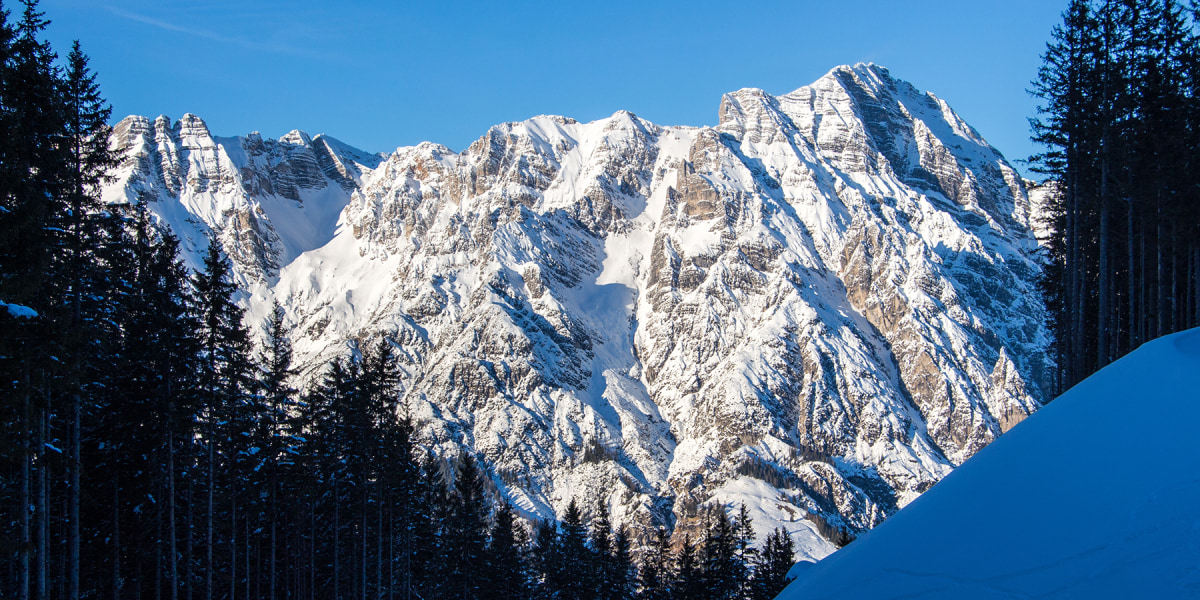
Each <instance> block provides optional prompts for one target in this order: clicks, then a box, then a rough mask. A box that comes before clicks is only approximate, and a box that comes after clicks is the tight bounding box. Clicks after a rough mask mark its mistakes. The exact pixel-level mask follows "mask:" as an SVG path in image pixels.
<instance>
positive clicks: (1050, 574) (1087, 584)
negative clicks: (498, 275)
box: [779, 329, 1200, 600]
mask: <svg viewBox="0 0 1200 600" xmlns="http://www.w3.org/2000/svg"><path fill="white" fill-rule="evenodd" d="M1197 422H1200V329H1193V330H1190V331H1185V332H1182V333H1178V334H1175V335H1172V336H1168V337H1165V338H1161V339H1159V340H1156V341H1153V342H1150V343H1148V344H1146V345H1144V346H1142V347H1141V348H1139V349H1138V350H1137V351H1135V352H1133V353H1131V354H1129V355H1128V356H1126V357H1125V358H1122V359H1121V360H1119V361H1117V362H1115V363H1113V364H1112V365H1109V366H1108V367H1106V368H1105V369H1103V370H1102V371H1100V372H1099V373H1096V374H1095V375H1093V376H1092V377H1090V378H1088V379H1087V380H1085V381H1083V382H1082V383H1080V384H1079V385H1077V386H1075V387H1074V388H1072V389H1071V390H1069V391H1068V392H1067V393H1065V394H1063V395H1062V396H1060V397H1059V398H1058V399H1056V400H1055V401H1054V402H1053V403H1051V404H1049V405H1048V406H1046V407H1045V408H1043V409H1042V410H1041V411H1039V412H1038V413H1037V414H1036V415H1034V416H1033V417H1032V418H1030V419H1028V420H1026V421H1025V422H1024V423H1022V424H1020V425H1019V426H1017V427H1016V428H1015V429H1013V430H1012V431H1010V432H1009V433H1008V434H1007V435H1005V436H1004V437H1003V438H1001V439H999V440H997V441H996V442H995V443H993V444H992V445H991V446H989V447H987V448H985V449H984V450H983V451H981V452H980V453H979V454H977V455H975V456H974V457H973V458H971V460H969V461H967V462H966V463H965V464H963V465H962V466H961V467H960V468H959V469H958V470H956V471H955V472H954V473H952V474H950V475H949V476H948V477H946V478H945V479H944V480H943V481H942V482H941V483H939V484H937V485H936V486H934V488H933V489H931V490H930V491H928V492H926V493H925V494H924V495H923V496H921V497H920V498H918V499H917V500H915V501H914V502H912V503H911V504H909V505H908V506H907V507H905V508H904V510H901V511H900V512H899V513H897V514H896V515H894V516H893V517H892V518H891V519H889V520H888V521H887V522H886V523H884V524H883V525H881V526H880V527H878V528H876V529H875V530H873V531H871V532H870V533H867V534H866V535H864V536H863V537H861V538H859V539H858V541H856V542H854V543H853V544H851V545H849V546H847V547H846V548H843V549H842V550H840V551H838V552H837V553H835V554H833V555H832V556H829V557H828V558H826V559H824V560H822V561H821V562H819V563H817V564H815V565H812V566H810V567H807V568H806V569H804V570H803V571H801V572H800V575H799V579H798V580H797V581H795V582H793V583H792V585H791V586H789V587H788V588H787V589H786V590H785V591H784V592H783V593H782V594H781V595H780V596H779V598H780V599H781V600H791V599H796V600H800V599H803V600H816V599H820V598H977V599H987V598H1194V597H1196V596H1197V595H1200V568H1197V565H1198V564H1200V517H1198V516H1197V515H1196V506H1195V504H1196V499H1197V498H1200V478H1198V477H1197V473H1200V450H1198V449H1197V447H1196V432H1195V428H1196V423H1197Z"/></svg>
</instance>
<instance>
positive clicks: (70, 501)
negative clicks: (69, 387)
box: [67, 392, 82, 600]
mask: <svg viewBox="0 0 1200 600" xmlns="http://www.w3.org/2000/svg"><path fill="white" fill-rule="evenodd" d="M81 403H82V400H81V398H80V397H79V392H75V393H74V394H72V396H71V416H70V419H71V432H70V438H71V441H70V443H71V459H70V465H69V470H70V475H69V477H70V482H69V483H68V484H67V485H68V488H67V493H68V496H67V522H68V529H67V599H68V600H79V494H80V490H79V471H80V469H81V468H82V463H81V462H80V460H79V437H80V431H79V426H80V417H79V413H80V409H81Z"/></svg>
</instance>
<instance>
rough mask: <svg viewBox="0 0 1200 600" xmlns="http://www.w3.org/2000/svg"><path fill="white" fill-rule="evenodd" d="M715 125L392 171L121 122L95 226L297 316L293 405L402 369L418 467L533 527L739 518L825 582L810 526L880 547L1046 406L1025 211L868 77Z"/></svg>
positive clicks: (931, 100) (599, 135) (263, 306)
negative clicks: (395, 365) (473, 490)
mask: <svg viewBox="0 0 1200 600" xmlns="http://www.w3.org/2000/svg"><path fill="white" fill-rule="evenodd" d="M719 114H720V124H719V125H718V126H717V127H715V128H708V127H704V128H694V127H663V126H659V125H655V124H653V123H650V122H648V121H645V120H642V119H639V118H638V117H636V116H634V115H632V114H630V113H627V112H618V113H616V114H614V115H613V116H612V117H610V118H608V119H604V120H600V121H596V122H592V123H578V122H576V121H574V120H571V119H567V118H562V117H548V116H543V117H535V118H533V119H530V120H528V121H524V122H519V123H508V124H504V125H498V126H495V127H493V128H492V129H491V130H489V131H488V132H487V134H486V135H484V136H483V137H482V138H480V139H479V140H477V141H476V142H475V143H473V144H472V145H471V146H470V147H469V148H468V149H467V150H465V151H463V152H461V153H455V152H453V151H451V150H449V149H447V148H445V147H443V146H439V145H435V144H430V143H423V144H421V145H419V146H416V147H406V148H399V149H397V150H396V151H395V152H393V153H391V154H389V155H370V154H368V153H365V152H361V151H358V150H355V149H353V148H349V147H347V146H346V145H344V144H341V143H340V142H337V141H336V140H334V139H332V138H329V137H325V136H317V137H315V138H310V137H309V136H307V135H305V134H303V133H301V132H293V133H290V134H288V135H286V136H284V137H283V138H281V139H279V140H264V139H262V138H261V136H259V135H258V134H250V135H249V136H246V137H241V138H214V137H212V136H211V135H210V134H209V133H208V131H207V128H206V127H205V126H204V123H203V122H202V121H200V119H198V118H196V117H194V116H191V115H186V116H185V117H184V118H183V119H181V120H180V121H179V122H177V123H171V122H170V121H169V120H167V119H165V118H162V117H160V118H159V119H158V120H156V121H153V122H151V121H149V120H147V119H145V118H141V117H129V118H127V119H125V120H124V121H122V122H121V123H120V124H119V125H118V126H117V128H116V131H115V132H114V136H113V142H114V144H115V145H116V146H117V147H118V148H120V149H121V150H122V151H123V152H124V153H125V164H124V167H123V170H122V171H121V173H120V177H119V179H118V180H117V181H116V182H114V183H113V184H112V185H111V186H110V187H109V189H108V190H107V191H106V196H107V198H108V200H109V201H114V202H117V201H131V200H135V199H137V198H142V199H144V200H145V201H147V202H148V203H149V206H150V208H151V210H152V212H153V213H154V214H155V215H156V216H157V217H158V219H159V220H160V223H162V224H163V225H165V226H169V227H171V228H172V229H173V230H174V231H175V232H176V233H177V234H178V235H180V236H181V237H182V238H183V239H184V247H185V250H186V251H187V252H190V253H191V254H190V258H189V260H190V261H191V264H193V265H196V264H199V260H198V257H199V252H200V251H201V250H202V248H203V247H204V245H205V237H204V236H205V235H207V234H209V232H212V233H213V234H214V235H215V236H216V239H218V240H219V242H220V243H221V245H222V246H223V247H224V249H225V251H226V252H227V253H228V254H229V255H230V257H231V258H232V259H233V262H234V265H235V270H236V272H237V276H238V277H239V283H240V284H241V286H242V288H243V289H244V290H245V298H244V303H245V306H246V307H247V308H248V319H249V320H250V322H251V324H252V325H255V326H256V325H257V324H258V323H260V322H261V321H262V320H263V317H264V316H265V314H266V313H267V311H268V307H269V306H270V303H271V301H272V299H276V300H278V301H279V302H280V303H281V304H282V305H283V306H284V308H285V309H286V311H287V315H288V319H289V322H290V324H291V325H292V327H293V336H294V343H295V346H296V350H297V355H298V359H299V361H300V363H301V366H302V367H303V368H304V376H305V377H310V378H311V377H314V376H317V375H319V374H320V372H321V371H322V370H323V369H324V365H325V364H326V363H327V361H328V360H329V359H331V358H332V357H334V356H338V355H341V354H344V353H346V352H347V351H348V349H349V350H353V349H355V348H357V347H359V346H361V345H362V344H364V343H367V342H369V340H371V339H375V338H378V337H380V336H382V337H385V338H387V339H388V340H390V341H391V342H392V343H394V344H395V346H396V347H397V349H398V350H399V354H400V355H401V356H402V360H403V363H404V365H403V367H404V377H403V395H404V401H405V403H406V406H407V407H408V410H409V411H410V413H411V414H412V415H413V417H414V419H415V420H416V421H417V424H418V427H419V430H420V435H421V437H422V440H423V441H424V442H425V443H426V444H428V445H429V446H431V447H433V448H435V449H436V450H437V451H439V452H442V453H456V452H458V451H460V450H465V451H467V452H470V453H472V454H474V455H476V456H477V457H478V458H479V459H480V460H481V464H482V465H484V466H485V468H486V469H487V471H488V474H489V475H490V477H491V479H492V481H493V482H494V483H495V484H496V486H497V488H498V489H499V490H500V491H501V492H502V493H503V495H504V496H505V497H506V498H507V499H508V500H509V501H511V502H513V503H514V504H515V505H517V506H518V507H519V508H520V509H521V510H523V511H524V512H525V513H526V514H530V515H536V516H539V517H542V518H548V517H552V516H554V515H555V514H557V513H558V512H559V511H561V510H563V509H565V507H566V505H567V504H568V503H569V502H570V501H571V499H572V498H577V499H580V500H585V499H586V500H587V501H588V502H591V501H592V500H591V499H594V498H602V499H604V500H606V501H608V502H609V503H610V505H611V508H612V510H613V513H614V519H616V520H618V521H635V522H641V523H645V524H651V523H653V524H666V525H674V524H676V523H677V522H679V523H681V524H686V523H687V521H688V517H689V516H691V515H694V514H695V513H696V511H697V510H698V508H699V507H700V506H701V505H704V504H711V503H728V502H742V501H744V502H746V503H747V505H748V507H749V508H750V509H751V511H752V513H753V514H754V515H755V517H756V524H757V528H758V529H759V531H760V532H762V533H764V534H765V532H767V531H769V529H770V528H772V527H774V526H776V525H781V524H786V526H787V527H788V530H789V531H791V532H792V533H793V535H794V537H795V538H796V541H797V542H798V547H799V549H800V552H801V554H802V555H803V554H807V555H809V556H812V557H819V556H822V555H824V554H826V553H828V552H829V551H830V550H831V546H830V545H829V544H828V543H827V542H826V541H824V540H823V539H822V538H821V536H820V535H818V534H817V533H816V527H815V526H814V525H813V523H812V522H813V521H823V522H825V523H827V524H830V525H833V526H835V527H840V528H843V529H845V530H849V531H853V532H858V531H863V530H866V529H868V528H870V527H873V526H874V525H876V524H877V523H879V522H880V521H882V520H883V519H884V518H885V517H886V516H887V515H889V514H890V513H892V512H894V511H895V510H897V508H898V507H900V506H903V505H904V504H906V503H908V502H909V501H910V500H912V499H913V498H915V497H916V496H917V495H918V494H920V493H921V492H922V491H924V490H925V489H927V488H929V487H930V486H931V485H932V484H933V483H935V482H936V481H938V480H939V479H941V478H942V477H944V476H945V475H946V474H947V473H949V472H950V471H951V470H952V469H953V468H954V466H955V465H957V464H959V463H961V462H962V461H963V460H965V459H966V458H968V457H970V456H971V455H972V454H974V453H975V452H976V451H977V450H979V449H980V448H982V447H983V446H985V445H986V444H988V443H989V442H990V441H992V440H993V439H995V438H996V437H997V436H998V435H1000V434H1001V433H1002V432H1004V431H1005V430H1007V429H1008V428H1010V427H1012V426H1013V425H1014V424H1015V423H1017V422H1019V421H1020V420H1021V419H1023V418H1024V417H1025V416H1027V415H1028V414H1030V413H1031V412H1032V411H1034V410H1035V409H1036V408H1037V407H1038V406H1039V405H1040V403H1041V402H1042V401H1043V399H1044V398H1045V394H1046V393H1048V391H1049V385H1048V377H1049V374H1050V371H1051V366H1052V365H1050V364H1049V363H1048V359H1047V358H1046V355H1045V348H1046V345H1047V332H1046V330H1045V328H1044V326H1043V321H1044V318H1043V317H1044V310H1045V309H1044V307H1043V304H1042V301H1041V299H1040V296H1039V294H1038V293H1037V288H1036V279H1037V277H1038V276H1039V273H1040V267H1039V264H1038V262H1037V260H1036V255H1037V252H1038V244H1037V240H1036V239H1035V237H1034V235H1033V232H1032V229H1033V226H1034V221H1035V218H1034V215H1033V214H1031V213H1032V212H1033V210H1034V209H1033V208H1032V204H1031V202H1030V198H1029V192H1028V191H1027V189H1026V184H1025V182H1024V181H1023V180H1022V179H1021V177H1020V176H1019V175H1018V174H1017V173H1016V172H1015V171H1014V170H1013V169H1012V168H1011V167H1010V166H1009V165H1008V164H1007V163H1006V162H1005V161H1004V159H1003V157H1001V155H1000V154H999V153H997V152H996V151H995V150H993V149H992V148H991V147H989V146H988V145H987V144H986V143H985V142H984V141H983V140H982V139H980V138H979V136H978V134H976V133H975V132H974V130H972V129H971V128H970V127H969V126H968V125H967V124H966V123H964V122H963V121H962V120H961V119H959V118H958V116H956V115H955V114H954V112H953V111H952V110H951V109H950V107H949V106H947V105H946V104H945V103H944V102H942V101H941V100H939V99H937V98H936V97H934V96H933V95H931V94H924V93H921V92H919V91H918V90H916V89H914V88H913V87H912V86H911V85H909V84H907V83H904V82H902V81H898V80H896V79H893V78H892V77H891V75H890V74H889V73H888V71H887V70H886V69H883V68H881V67H878V66H875V65H857V66H854V67H839V68H837V69H834V70H833V71H831V72H830V73H829V74H828V75H826V76H825V77H822V78H821V79H820V80H818V81H817V82H815V83H814V84H812V85H811V86H807V87H803V88H800V89H798V90H796V91H794V92H792V93H790V94H787V95H783V96H772V95H770V94H767V93H765V92H762V91H761V90H741V91H738V92H734V93H731V94H727V95H726V96H725V97H723V98H722V99H721V103H720V113H719ZM585 504H586V502H585ZM808 515H815V517H813V518H812V519H811V520H805V517H806V516H808Z"/></svg>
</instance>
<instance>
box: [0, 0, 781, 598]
mask: <svg viewBox="0 0 1200 600" xmlns="http://www.w3.org/2000/svg"><path fill="white" fill-rule="evenodd" d="M10 17H11V15H10V13H9V12H8V11H5V10H4V9H3V6H2V5H0V302H2V304H0V557H2V559H0V597H2V598H12V599H15V600H45V599H52V598H61V599H67V600H78V599H79V598H104V599H110V600H122V599H125V598H154V599H155V600H212V599H214V598H220V599H222V600H226V599H227V600H238V599H240V598H244V599H247V600H249V599H252V598H264V599H270V600H276V599H283V598H297V599H318V598H319V599H333V600H338V599H347V600H350V599H360V600H366V599H367V598H371V599H374V600H379V599H383V598H386V599H388V600H395V599H405V600H408V599H412V598H421V599H425V600H433V599H449V598H501V599H503V598H562V599H569V598H603V599H614V600H616V599H624V598H635V597H639V598H655V599H668V598H684V597H687V598H712V599H734V598H738V599H754V600H758V599H760V598H769V597H772V596H774V594H775V593H777V592H778V591H779V589H782V586H783V585H784V583H785V577H786V573H787V570H788V567H790V566H791V562H792V554H793V552H792V545H791V540H790V538H788V536H787V535H786V534H784V533H783V532H782V531H776V532H774V533H773V534H772V535H771V536H770V537H769V538H768V542H767V545H766V546H765V547H764V548H763V549H762V550H761V551H760V550H757V549H754V548H752V547H751V546H750V541H751V540H752V538H753V532H752V530H751V529H750V522H749V518H748V517H747V516H746V513H745V511H744V510H743V512H742V514H741V515H740V516H739V517H738V518H737V519H735V520H734V521H730V520H729V519H728V517H727V516H726V515H725V514H724V512H723V511H716V512H713V513H712V514H711V515H710V516H709V517H708V521H707V528H706V532H707V533H706V534H705V536H704V538H703V539H702V540H700V541H699V543H692V542H691V540H684V541H683V544H682V545H681V546H680V549H678V550H676V549H674V548H673V547H672V546H671V544H670V539H669V536H667V534H666V532H665V531H659V532H657V535H652V536H649V537H651V538H652V539H653V542H652V544H650V547H649V548H647V549H639V551H640V552H641V554H642V555H643V556H642V557H641V560H635V550H634V549H633V548H631V542H630V538H629V535H628V532H627V530H626V529H625V528H623V527H620V526H614V525H613V524H612V523H611V521H610V519H609V515H608V514H607V508H606V507H605V506H604V505H603V504H600V505H597V507H596V508H595V509H594V510H593V513H594V515H593V516H592V518H591V519H590V521H589V522H588V524H586V525H585V524H584V518H583V513H582V511H581V510H580V509H579V508H578V506H576V505H575V504H572V505H571V507H570V509H569V510H568V511H567V513H566V515H565V518H564V520H563V522H562V523H549V524H538V525H536V526H534V527H532V528H527V526H526V525H525V521H524V520H522V519H520V518H518V516H517V515H516V514H515V513H514V511H513V509H512V508H510V507H509V506H507V505H506V504H505V503H504V502H502V501H500V500H498V497H499V495H498V494H497V493H496V492H495V490H494V487H493V486H492V485H491V483H490V481H491V480H490V478H489V477H487V475H486V473H485V472H483V471H481V469H480V468H479V467H478V466H477V465H476V464H475V462H474V461H473V460H472V458H471V457H470V456H452V457H436V456H434V455H432V454H431V453H429V452H428V451H427V450H426V449H423V448H422V447H420V446H419V445H416V444H415V443H414V441H413V440H414V434H415V433H416V432H414V431H413V426H412V423H411V422H410V421H409V420H408V418H407V416H406V415H407V411H406V410H405V408H404V407H403V406H400V405H399V398H400V393H399V390H398V382H399V371H398V367H397V362H396V357H395V354H394V348H393V346H392V345H391V344H390V343H389V342H388V341H387V340H382V341H379V342H378V343H371V344H368V343H365V342H364V343H363V344H362V346H361V347H357V346H356V348H355V350H354V351H352V352H351V353H349V354H348V355H346V356H343V357H341V358H339V359H337V360H335V361H333V362H332V363H331V364H330V365H329V367H328V369H327V372H326V373H325V375H324V377H323V379H322V380H321V381H319V382H317V383H316V384H315V385H314V386H313V387H312V389H311V390H310V391H309V392H307V393H303V394H302V393H300V392H298V391H297V390H296V389H294V388H293V387H291V382H293V380H294V373H293V372H292V350H291V344H290V341H289V332H288V330H287V327H286V324H285V321H284V313H283V311H282V310H281V309H280V308H279V307H278V306H276V307H275V310H274V312H273V313H272V314H271V315H270V317H269V319H268V321H267V323H266V325H265V327H264V329H263V331H261V332H254V331H251V330H250V329H248V328H247V325H246V323H245V321H244V318H243V313H242V310H241V308H239V306H238V305H237V304H236V302H235V301H234V299H235V294H236V292H237V290H236V288H235V285H234V283H233V280H232V274H231V267H230V264H229V261H228V259H227V258H226V257H225V256H223V255H222V254H221V253H220V251H219V250H218V249H217V244H216V243H215V242H212V243H210V248H209V250H208V252H207V254H206V256H205V258H204V264H203V269H202V270H201V271H200V272H198V273H193V272H191V271H190V270H189V269H187V268H186V267H185V266H184V265H183V263H182V262H181V259H180V254H179V242H178V240H176V239H175V238H174V237H173V236H172V235H171V234H170V233H169V232H166V231H162V230H161V229H160V228H158V227H156V225H155V224H154V222H153V219H152V217H151V215H150V213H149V211H148V210H147V207H146V203H147V202H153V201H154V199H153V198H147V199H144V200H139V201H138V202H136V203H134V204H128V205H118V204H102V203H101V202H100V200H99V193H100V189H101V187H102V185H103V184H104V183H105V181H106V174H107V173H108V172H109V171H110V170H112V169H113V168H114V167H115V166H116V165H117V162H118V157H116V156H114V155H113V153H112V152H111V151H110V149H109V146H108V139H109V134H110V129H109V127H108V125H107V123H108V120H109V116H110V114H109V109H108V107H107V106H106V104H105V102H104V101H103V99H102V97H101V95H100V93H99V89H98V86H97V85H96V80H95V76H94V74H93V73H92V72H91V71H90V70H89V67H88V59H87V57H86V55H84V54H83V52H82V51H81V50H80V48H79V45H78V43H76V44H75V45H74V47H73V48H72V49H71V51H70V53H69V54H68V55H67V56H66V57H65V60H61V61H60V59H59V57H58V56H56V54H55V53H54V51H53V50H52V48H51V47H50V45H49V44H48V43H46V42H44V41H42V39H41V38H42V33H43V30H44V29H45V27H46V26H47V21H46V20H45V18H44V17H43V15H42V14H41V13H40V12H39V10H38V7H37V3H36V1H34V0H27V1H26V2H24V3H23V4H22V10H21V15H20V18H19V19H18V20H16V21H15V22H14V21H12V20H11V19H10ZM637 563H640V564H641V566H640V568H639V567H637V566H635V565H636V564H637Z"/></svg>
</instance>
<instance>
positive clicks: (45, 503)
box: [35, 390, 50, 599]
mask: <svg viewBox="0 0 1200 600" xmlns="http://www.w3.org/2000/svg"><path fill="white" fill-rule="evenodd" d="M44 393H45V395H46V398H45V402H44V403H43V405H42V414H40V415H38V439H37V442H36V443H37V452H36V454H35V457H36V458H37V463H36V467H37V479H36V480H35V481H36V485H37V489H36V490H35V494H36V498H35V500H36V503H37V509H36V510H37V573H36V574H37V579H36V582H37V585H36V590H37V597H38V598H39V599H44V598H47V597H48V596H47V594H46V583H47V575H48V574H49V572H50V499H49V487H48V486H49V473H48V472H47V471H49V469H50V464H49V460H48V459H47V458H46V444H48V443H49V441H50V439H49V438H50V435H49V429H50V427H49V422H50V393H49V390H46V391H45V392H44Z"/></svg>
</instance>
